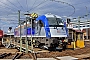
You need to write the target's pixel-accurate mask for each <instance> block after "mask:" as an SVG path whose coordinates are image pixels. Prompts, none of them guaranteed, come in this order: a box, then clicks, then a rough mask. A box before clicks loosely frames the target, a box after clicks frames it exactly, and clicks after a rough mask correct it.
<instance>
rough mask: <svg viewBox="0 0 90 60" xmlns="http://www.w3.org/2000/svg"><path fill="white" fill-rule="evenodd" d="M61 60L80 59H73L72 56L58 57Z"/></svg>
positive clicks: (74, 59)
mask: <svg viewBox="0 0 90 60" xmlns="http://www.w3.org/2000/svg"><path fill="white" fill-rule="evenodd" d="M57 58H58V59H60V60H78V58H75V57H71V56H63V57H57Z"/></svg>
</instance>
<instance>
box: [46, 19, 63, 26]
mask: <svg viewBox="0 0 90 60" xmlns="http://www.w3.org/2000/svg"><path fill="white" fill-rule="evenodd" d="M47 19H48V22H49V25H59V23H62V19H60V18H53V17H49V18H47Z"/></svg>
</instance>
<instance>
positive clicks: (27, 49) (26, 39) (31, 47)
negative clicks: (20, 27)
mask: <svg viewBox="0 0 90 60" xmlns="http://www.w3.org/2000/svg"><path fill="white" fill-rule="evenodd" d="M24 15H26V16H28V17H30V15H31V14H24ZM28 17H26V52H27V53H28V40H27V18H28ZM31 52H33V39H32V18H31Z"/></svg>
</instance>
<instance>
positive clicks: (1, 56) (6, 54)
mask: <svg viewBox="0 0 90 60" xmlns="http://www.w3.org/2000/svg"><path fill="white" fill-rule="evenodd" d="M10 55H11V53H3V54H1V55H0V59H3V58H5V57H7V56H10Z"/></svg>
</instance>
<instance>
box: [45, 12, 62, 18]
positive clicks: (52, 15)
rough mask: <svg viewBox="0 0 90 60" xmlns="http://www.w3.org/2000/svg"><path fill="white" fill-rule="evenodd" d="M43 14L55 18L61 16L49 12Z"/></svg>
mask: <svg viewBox="0 0 90 60" xmlns="http://www.w3.org/2000/svg"><path fill="white" fill-rule="evenodd" d="M45 16H46V17H56V18H61V17H60V16H58V15H55V14H51V13H48V14H45Z"/></svg>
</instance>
